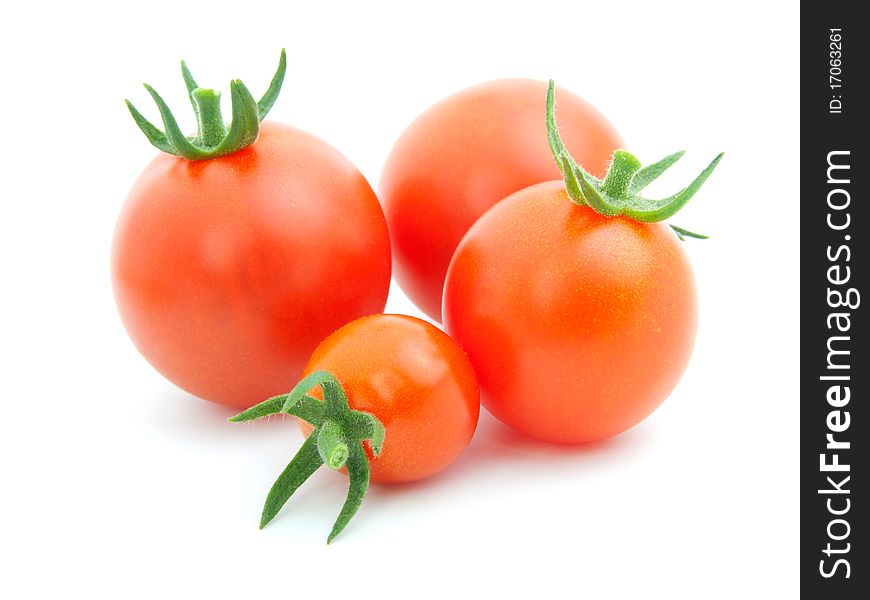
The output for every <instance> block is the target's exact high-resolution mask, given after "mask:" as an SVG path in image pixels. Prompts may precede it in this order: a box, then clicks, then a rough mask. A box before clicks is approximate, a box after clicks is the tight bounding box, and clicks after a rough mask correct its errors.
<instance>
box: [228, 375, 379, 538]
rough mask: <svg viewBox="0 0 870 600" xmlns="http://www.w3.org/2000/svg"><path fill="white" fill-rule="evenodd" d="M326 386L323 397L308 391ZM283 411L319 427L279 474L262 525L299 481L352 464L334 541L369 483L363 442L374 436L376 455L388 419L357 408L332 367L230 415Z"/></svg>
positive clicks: (235, 420)
mask: <svg viewBox="0 0 870 600" xmlns="http://www.w3.org/2000/svg"><path fill="white" fill-rule="evenodd" d="M318 385H319V386H320V389H321V390H322V391H323V402H321V401H320V400H318V399H317V398H314V397H313V396H310V395H309V394H308V392H309V391H310V390H311V389H312V388H314V387H315V386H318ZM278 413H283V414H288V415H294V416H296V417H299V418H300V419H302V420H304V421H307V422H308V423H311V424H312V425H313V426H314V430H313V431H312V432H311V435H309V436H308V438H307V439H306V440H305V443H304V444H302V447H301V448H299V451H298V452H297V453H296V456H294V457H293V459H292V460H291V461H290V463H289V464H288V465H287V467H286V468H285V469H284V471H283V472H282V473H281V474H280V475H279V476H278V479H276V480H275V483H274V484H273V485H272V489H271V490H270V491H269V495H268V496H267V497H266V503H265V505H264V506H263V514H262V516H261V517H260V529H262V528H263V527H265V526H266V525H268V524H269V522H270V521H271V520H272V519H274V518H275V515H277V514H278V511H280V510H281V508H282V507H283V506H284V504H286V503H287V500H289V499H290V496H292V495H293V492H295V491H296V490H297V489H298V488H299V486H301V485H302V484H303V483H305V481H306V480H307V479H308V478H309V477H310V476H311V475H312V474H313V473H314V472H315V471H316V470H317V469H319V468H320V467H321V466H323V465H326V466H327V467H329V468H330V469H336V470H337V469H340V468H342V467H347V474H348V479H349V480H350V485H349V488H348V493H347V499H346V500H345V501H344V506H343V507H342V508H341V512H340V513H339V515H338V518H337V519H336V520H335V524H334V525H333V526H332V531H331V532H330V534H329V537H328V538H327V540H326V543H327V544H328V543H330V542H332V540H334V539H335V536H337V535H338V534H339V533H341V531H342V530H343V529H344V528H345V527H346V526H347V524H348V523H349V522H350V520H351V518H353V516H354V515H355V514H356V511H357V509H359V507H360V504H362V500H363V497H364V496H365V493H366V490H368V487H369V462H368V458H367V457H366V453H365V449H364V448H363V442H364V441H366V440H368V442H369V444H370V446H371V449H372V453H373V454H374V455H375V457H377V456H379V455H380V454H381V450H382V449H383V446H384V433H385V432H384V425H383V424H382V423H381V422H380V421H379V420H378V418H377V417H375V416H374V415H372V414H369V413H367V412H362V411H358V410H351V408H350V406H349V405H348V403H347V396H346V395H345V393H344V389H343V388H342V387H341V384H340V383H339V382H338V380H337V379H336V378H335V377H334V376H333V375H332V374H331V373H329V372H327V371H316V372H314V373H311V374H310V375H308V376H307V377H305V378H304V379H302V381H300V382H299V383H298V384H297V385H296V387H294V388H293V390H292V391H291V392H290V393H289V394H282V395H280V396H275V397H274V398H269V399H268V400H266V401H265V402H261V403H260V404H257V405H256V406H252V407H251V408H249V409H248V410H246V411H243V412H241V413H239V414H237V415H236V416H234V417H231V418H230V421H231V422H233V423H240V422H242V421H252V420H254V419H260V418H262V417H265V416H268V415H274V414H278Z"/></svg>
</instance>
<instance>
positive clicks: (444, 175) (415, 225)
mask: <svg viewBox="0 0 870 600" xmlns="http://www.w3.org/2000/svg"><path fill="white" fill-rule="evenodd" d="M546 92H547V84H546V83H544V82H542V81H533V80H527V79H502V80H496V81H490V82H487V83H483V84H480V85H477V86H474V87H471V88H468V89H466V90H463V91H461V92H458V93H456V94H453V95H452V96H449V97H447V98H445V99H444V100H442V101H440V102H438V103H437V104H435V105H434V106H432V107H431V108H429V109H428V110H426V111H425V112H424V113H423V114H421V115H420V116H419V117H418V118H417V119H416V120H415V121H414V122H413V123H411V125H410V126H408V128H407V129H406V130H405V131H404V133H402V135H401V137H399V139H398V140H397V141H396V144H395V146H394V147H393V149H392V151H391V152H390V155H389V157H388V158H387V161H386V164H385V166H384V170H383V172H382V174H381V179H380V185H379V196H380V199H381V201H382V202H383V205H384V213H385V215H386V217H387V223H388V225H389V228H390V235H391V239H392V243H393V256H394V259H395V265H396V268H395V276H396V280H397V281H398V282H399V284H400V285H401V287H402V289H403V290H404V291H405V293H406V294H407V295H408V296H409V297H410V298H411V300H413V301H414V303H415V304H416V305H417V306H418V307H419V308H421V309H422V310H423V311H425V312H426V314H428V315H429V316H430V317H432V318H433V319H436V320H440V319H441V292H442V289H443V286H444V277H445V275H446V273H447V265H448V264H449V262H450V257H451V256H452V255H453V251H454V250H455V249H456V245H457V244H458V243H459V240H460V239H462V236H463V235H464V234H465V232H466V231H467V230H468V228H469V227H470V226H471V225H472V223H474V222H475V221H476V220H477V219H478V217H480V216H481V215H482V214H483V213H484V212H486V210H487V209H488V208H489V207H491V206H492V205H493V204H495V203H496V202H498V201H499V200H501V199H502V198H504V197H505V196H507V195H508V194H510V193H512V192H515V191H517V190H519V189H522V188H524V187H526V186H529V185H532V184H534V183H539V182H542V181H550V180H553V179H556V178H558V177H559V169H558V168H557V166H556V164H555V163H554V161H553V157H552V156H551V154H550V150H549V148H548V146H547V130H546V126H545V119H544V99H545V97H546ZM559 111H560V112H559V114H560V119H561V123H562V133H563V136H564V138H565V140H566V143H567V145H568V146H569V147H570V148H571V150H572V152H573V153H574V155H575V156H576V157H577V159H578V161H579V162H581V163H582V164H584V165H585V166H586V168H587V169H588V170H590V171H591V172H592V174H594V175H602V174H603V173H604V170H605V169H606V167H607V162H608V160H609V159H610V157H611V155H612V154H613V151H614V150H616V149H617V148H620V147H622V145H623V143H622V140H621V139H620V137H619V135H618V134H617V133H616V131H615V130H614V129H613V127H612V126H611V125H610V123H609V122H608V121H607V120H606V119H605V118H604V117H603V116H602V115H601V113H599V112H598V111H597V110H596V109H595V108H594V107H592V106H591V105H590V104H588V103H587V102H585V101H584V100H582V99H581V98H579V97H578V96H575V95H574V94H571V93H570V92H568V91H565V90H561V91H560V92H559Z"/></svg>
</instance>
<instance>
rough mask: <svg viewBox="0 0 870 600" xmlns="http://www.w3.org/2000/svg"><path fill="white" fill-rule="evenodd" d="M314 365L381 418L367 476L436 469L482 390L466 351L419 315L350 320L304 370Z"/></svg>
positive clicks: (463, 441)
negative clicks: (381, 435)
mask: <svg viewBox="0 0 870 600" xmlns="http://www.w3.org/2000/svg"><path fill="white" fill-rule="evenodd" d="M320 370H324V371H329V372H330V373H332V374H333V375H334V376H335V377H336V379H338V381H339V382H340V383H341V385H342V387H343V388H344V391H345V393H346V394H347V397H348V403H349V404H350V407H351V408H352V409H354V410H361V411H365V412H369V413H371V414H373V415H375V416H376V417H377V418H378V419H380V421H381V422H382V423H383V424H384V428H385V429H386V438H385V440H384V449H383V452H382V453H381V455H380V456H379V457H378V458H377V459H375V460H371V454H370V455H369V458H370V463H371V477H372V480H373V481H381V482H401V481H413V480H416V479H422V478H424V477H429V476H430V475H434V474H435V473H437V472H439V471H441V470H442V469H444V468H445V467H446V466H448V465H449V464H450V463H452V462H453V461H454V460H456V458H457V457H458V456H459V455H460V454H461V453H462V451H463V450H464V449H465V447H466V446H467V445H468V443H469V442H470V441H471V436H472V435H473V434H474V430H475V428H476V427H477V419H478V416H479V414H480V396H479V392H478V388H477V379H476V377H475V375H474V369H473V368H472V366H471V363H470V362H469V360H468V357H467V356H466V355H465V353H464V352H463V351H462V349H461V348H460V347H459V346H458V345H457V344H456V342H454V341H453V340H452V339H450V337H449V336H448V335H447V334H446V333H444V332H443V331H441V330H440V329H438V328H437V327H434V326H433V325H430V324H429V323H426V322H425V321H421V320H420V319H415V318H414V317H408V316H404V315H373V316H370V317H364V318H362V319H358V320H356V321H354V322H352V323H348V324H347V325H345V326H344V327H342V328H341V329H339V330H338V331H336V332H335V333H333V334H332V335H331V336H329V337H328V338H326V339H325V340H324V341H323V343H322V344H320V346H318V347H317V349H316V350H315V351H314V354H313V355H312V356H311V360H309V361H308V365H307V366H306V367H305V375H307V374H309V373H312V372H314V371H320ZM291 387H292V386H291ZM319 392H320V391H319V390H315V391H313V392H312V395H317V396H320V393H319ZM299 424H300V427H301V428H302V430H303V432H305V434H306V435H307V434H308V433H310V432H311V429H312V427H311V425H309V424H308V423H306V422H304V421H301V420H300V421H299Z"/></svg>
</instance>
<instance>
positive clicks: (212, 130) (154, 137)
mask: <svg viewBox="0 0 870 600" xmlns="http://www.w3.org/2000/svg"><path fill="white" fill-rule="evenodd" d="M286 70H287V53H286V52H285V51H284V50H281V59H280V61H279V62H278V70H277V71H276V72H275V76H274V77H272V83H270V84H269V89H268V90H266V93H265V94H263V97H262V98H260V101H259V102H257V101H255V100H254V97H253V96H252V95H251V92H250V91H248V88H247V87H246V86H245V84H244V83H242V82H241V81H240V80H238V79H234V80H232V81H231V82H230V99H231V103H232V110H233V116H232V120H231V121H230V124H229V126H227V125H225V124H224V120H223V117H222V116H221V104H220V92H216V91H214V90H212V89H209V88H201V87H199V86H198V85H197V83H196V80H194V78H193V75H191V73H190V69H188V68H187V65H186V64H185V62H184V61H181V75H182V77H184V83H185V85H186V86H187V94H188V96H189V97H190V103H191V105H192V106H193V112H194V114H196V122H197V127H198V132H197V134H196V135H195V136H194V137H187V136H185V135H184V134H183V133H182V132H181V129H180V128H179V127H178V122H177V121H176V120H175V117H174V116H173V115H172V111H170V110H169V107H168V106H167V105H166V102H164V101H163V98H161V97H160V95H159V94H158V93H157V92H156V91H154V88H152V87H151V86H150V85H148V84H147V83H146V84H144V85H145V89H146V90H148V93H149V94H150V95H151V98H152V99H153V100H154V103H155V104H157V110H159V111H160V117H161V118H162V119H163V128H164V131H161V130H160V129H158V128H157V127H156V126H154V125H153V124H151V122H150V121H148V119H146V118H145V117H144V116H142V113H140V112H139V111H138V110H137V109H136V107H135V106H133V104H132V103H131V102H130V101H129V100H125V101H124V102H126V103H127V108H128V109H130V114H131V115H133V120H134V121H136V125H138V126H139V129H141V130H142V133H144V134H145V137H147V138H148V141H149V142H151V144H152V145H154V146H155V147H156V148H158V149H160V150H162V151H163V152H167V153H169V154H174V155H175V156H180V157H181V158H186V159H188V160H205V159H209V158H215V157H217V156H223V155H225V154H231V153H233V152H237V151H239V150H241V149H242V148H245V147H247V146H250V145H251V144H253V143H254V142H256V141H257V137H258V136H259V134H260V122H261V121H262V120H263V119H264V118H265V117H266V114H267V113H268V112H269V110H270V109H271V108H272V105H273V104H275V100H276V99H277V98H278V93H279V92H280V91H281V84H283V83H284V73H285V72H286Z"/></svg>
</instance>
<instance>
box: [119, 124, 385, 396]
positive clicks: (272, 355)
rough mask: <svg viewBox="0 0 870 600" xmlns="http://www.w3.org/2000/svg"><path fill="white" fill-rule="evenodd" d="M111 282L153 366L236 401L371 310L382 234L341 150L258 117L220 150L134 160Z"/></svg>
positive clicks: (289, 378)
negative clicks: (249, 134)
mask: <svg viewBox="0 0 870 600" xmlns="http://www.w3.org/2000/svg"><path fill="white" fill-rule="evenodd" d="M112 282H113V285H114V290H115V298H116V300H117V303H118V308H119V310H120V313H121V317H122V319H123V321H124V325H125V326H126V328H127V331H128V332H129V334H130V336H131V337H132V338H133V341H134V342H135V344H136V346H137V347H138V348H139V351H140V352H141V353H142V354H143V355H144V356H145V358H146V359H148V361H149V362H150V363H151V364H152V365H154V367H155V368H157V370H159V371H160V372H161V373H162V374H163V375H164V376H166V377H167V378H168V379H169V380H171V381H172V382H174V383H175V384H176V385H178V386H180V387H182V388H184V389H185V390H187V391H188V392H190V393H191V394H194V395H196V396H200V397H202V398H205V399H208V400H212V401H215V402H220V403H222V404H228V405H231V406H235V407H240V408H244V407H248V406H251V405H253V404H255V403H257V402H259V401H261V400H263V399H264V398H267V397H269V396H272V395H276V394H280V393H283V392H286V391H287V390H288V389H290V388H292V387H293V385H294V384H295V383H296V382H297V381H298V380H299V375H300V373H301V371H302V368H303V366H304V365H305V361H306V360H307V358H308V357H309V356H310V354H311V352H312V350H313V349H314V348H315V346H316V345H317V344H318V343H319V342H320V341H321V340H322V339H323V338H324V337H326V336H327V335H329V334H330V333H331V332H332V331H334V330H335V329H336V328H338V327H340V326H341V325H343V324H344V323H347V322H348V321H351V320H353V319H355V318H357V317H360V316H362V315H367V314H372V313H377V312H380V311H382V310H383V308H384V304H385V302H386V298H387V292H388V289H389V282H390V246H389V238H388V234H387V228H386V223H385V221H384V216H383V213H382V212H381V209H380V206H379V204H378V201H377V198H376V197H375V194H374V192H373V191H372V189H371V187H370V186H369V184H368V183H367V182H366V180H365V178H364V177H363V176H362V174H360V172H359V171H358V170H357V169H356V168H355V167H354V166H353V165H352V164H351V163H350V162H349V161H348V160H347V158H345V157H344V156H343V155H342V154H341V153H339V152H338V151H337V150H335V149H334V148H332V147H331V146H329V145H328V144H326V143H325V142H323V141H322V140H320V139H318V138H316V137H314V136H312V135H310V134H308V133H305V132H303V131H300V130H298V129H294V128H292V127H287V126H284V125H279V124H276V123H272V122H268V121H266V122H263V123H262V125H261V130H260V138H259V140H258V141H257V142H256V143H254V144H253V145H252V146H248V147H247V148H244V149H243V150H240V151H238V152H235V153H233V154H228V155H226V156H221V157H218V158H212V159H209V160H201V161H189V160H184V159H182V158H178V157H176V156H171V155H169V154H161V155H160V156H158V157H157V158H155V159H154V160H153V161H152V162H151V164H150V165H148V167H146V169H145V171H144V172H143V173H142V175H141V176H140V177H139V179H138V181H137V182H136V184H135V185H134V186H133V189H132V190H131V192H130V195H129V197H128V198H127V202H126V205H125V206H124V209H123V211H122V213H121V216H120V219H119V222H118V225H117V229H116V231H115V238H114V245H113V250H112Z"/></svg>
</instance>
